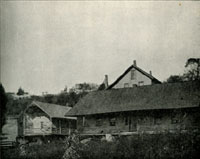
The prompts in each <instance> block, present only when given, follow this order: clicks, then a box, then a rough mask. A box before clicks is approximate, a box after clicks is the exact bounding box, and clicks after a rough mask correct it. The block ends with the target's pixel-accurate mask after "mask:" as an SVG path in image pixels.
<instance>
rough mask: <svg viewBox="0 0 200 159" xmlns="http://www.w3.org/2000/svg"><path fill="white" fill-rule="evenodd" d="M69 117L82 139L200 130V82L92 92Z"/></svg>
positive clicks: (68, 114) (77, 105)
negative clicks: (72, 117)
mask: <svg viewBox="0 0 200 159" xmlns="http://www.w3.org/2000/svg"><path fill="white" fill-rule="evenodd" d="M66 116H68V117H69V116H76V117H77V130H78V131H79V133H80V134H82V135H105V134H129V133H143V132H147V133H157V132H166V131H167V132H174V131H187V130H196V129H199V128H200V81H194V82H183V83H165V84H156V85H148V86H141V87H135V88H122V89H110V90H103V91H96V92H91V93H89V94H88V95H86V96H85V97H83V98H82V99H81V100H80V101H79V102H78V103H77V104H76V105H75V106H74V107H73V108H72V109H71V110H70V111H69V112H68V113H67V114H66Z"/></svg>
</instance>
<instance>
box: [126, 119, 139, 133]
mask: <svg viewBox="0 0 200 159" xmlns="http://www.w3.org/2000/svg"><path fill="white" fill-rule="evenodd" d="M128 120H129V122H128V123H129V131H130V132H134V131H137V120H136V119H135V118H132V117H129V119H128Z"/></svg>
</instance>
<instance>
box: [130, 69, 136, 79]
mask: <svg viewBox="0 0 200 159" xmlns="http://www.w3.org/2000/svg"><path fill="white" fill-rule="evenodd" d="M134 79H136V71H135V70H131V80H134Z"/></svg>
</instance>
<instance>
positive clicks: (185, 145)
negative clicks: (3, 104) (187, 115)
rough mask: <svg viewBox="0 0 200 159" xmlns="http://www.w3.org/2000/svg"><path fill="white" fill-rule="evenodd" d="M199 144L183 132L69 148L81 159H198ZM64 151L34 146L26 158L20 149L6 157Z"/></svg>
mask: <svg viewBox="0 0 200 159" xmlns="http://www.w3.org/2000/svg"><path fill="white" fill-rule="evenodd" d="M199 143H200V134H199V133H184V134H157V135H147V134H142V135H135V136H128V137H123V136H121V137H116V138H115V140H114V141H113V142H107V141H100V140H99V139H93V140H91V141H89V142H87V143H85V144H82V143H80V142H75V143H73V144H69V142H68V145H73V149H74V148H75V151H73V153H77V154H78V155H74V156H79V158H81V159H102V158H103V159H122V158H125V159H196V158H198V156H199V152H200V144H199ZM69 147H70V146H68V150H69ZM64 149H66V145H63V143H62V144H58V143H50V144H44V145H39V146H38V145H32V146H29V147H27V148H26V154H27V155H26V156H24V157H19V153H18V149H12V150H9V151H6V153H4V154H3V156H4V158H8V159H14V158H15V159H17V158H22V159H25V158H26V159H36V158H37V159H55V158H56V159H61V158H62V156H63V155H64ZM66 151H67V150H66ZM73 153H72V156H73ZM69 154H70V153H69ZM5 156H6V157H5ZM72 156H71V157H72ZM72 158H73V157H72Z"/></svg>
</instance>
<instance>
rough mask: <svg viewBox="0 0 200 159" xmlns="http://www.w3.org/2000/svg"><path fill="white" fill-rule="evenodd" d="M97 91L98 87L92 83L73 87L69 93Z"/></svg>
mask: <svg viewBox="0 0 200 159" xmlns="http://www.w3.org/2000/svg"><path fill="white" fill-rule="evenodd" d="M97 89H98V85H97V84H94V83H79V84H76V85H75V86H73V87H72V88H71V89H70V91H69V92H76V93H80V92H90V91H94V90H97Z"/></svg>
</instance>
